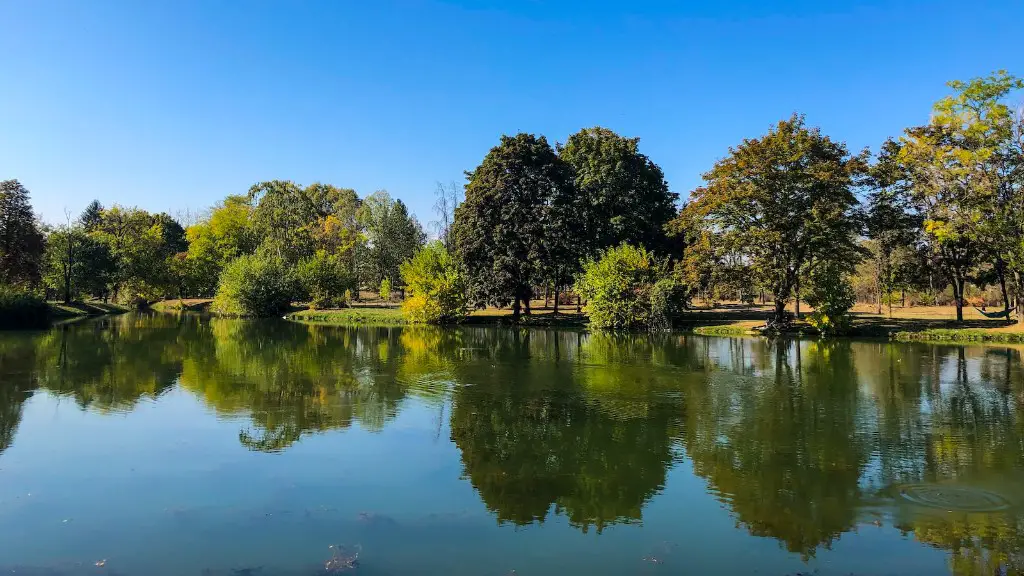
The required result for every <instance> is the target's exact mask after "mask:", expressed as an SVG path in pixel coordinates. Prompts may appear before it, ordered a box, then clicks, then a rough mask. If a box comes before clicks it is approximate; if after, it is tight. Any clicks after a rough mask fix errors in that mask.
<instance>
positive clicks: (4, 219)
mask: <svg viewBox="0 0 1024 576" xmlns="http://www.w3.org/2000/svg"><path fill="white" fill-rule="evenodd" d="M42 258H43V234H42V232H41V231H40V230H39V225H38V223H37V222H36V217H35V215H34V214H33V213H32V205H31V204H30V203H29V193H28V190H26V189H25V187H24V186H22V185H21V182H18V181H17V180H4V181H3V182H0V284H28V285H35V284H37V283H38V282H39V280H40V278H41V272H42Z"/></svg>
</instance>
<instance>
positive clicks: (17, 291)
mask: <svg viewBox="0 0 1024 576" xmlns="http://www.w3.org/2000/svg"><path fill="white" fill-rule="evenodd" d="M49 317H50V309H49V307H48V306H47V305H46V300H45V299H44V298H43V296H42V295H41V294H39V293H37V292H35V291H33V290H29V289H27V288H23V287H19V286H12V285H9V284H0V330H3V329H9V328H25V327H31V326H41V325H45V324H46V321H47V319H49Z"/></svg>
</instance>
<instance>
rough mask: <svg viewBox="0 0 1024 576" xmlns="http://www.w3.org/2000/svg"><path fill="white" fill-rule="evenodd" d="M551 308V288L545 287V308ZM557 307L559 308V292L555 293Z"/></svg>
mask: <svg viewBox="0 0 1024 576" xmlns="http://www.w3.org/2000/svg"><path fill="white" fill-rule="evenodd" d="M549 306H551V287H550V286H544V307H545V308H547V307H549ZM555 307H558V291H555Z"/></svg>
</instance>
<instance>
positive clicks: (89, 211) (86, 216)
mask: <svg viewBox="0 0 1024 576" xmlns="http://www.w3.org/2000/svg"><path fill="white" fill-rule="evenodd" d="M102 222H103V204H100V201H99V200H93V201H92V202H89V205H88V206H86V207H85V210H82V214H81V215H80V216H79V217H78V225H79V226H81V227H82V228H84V229H85V231H86V232H92V231H94V230H96V229H97V228H99V226H100V224H101V223H102Z"/></svg>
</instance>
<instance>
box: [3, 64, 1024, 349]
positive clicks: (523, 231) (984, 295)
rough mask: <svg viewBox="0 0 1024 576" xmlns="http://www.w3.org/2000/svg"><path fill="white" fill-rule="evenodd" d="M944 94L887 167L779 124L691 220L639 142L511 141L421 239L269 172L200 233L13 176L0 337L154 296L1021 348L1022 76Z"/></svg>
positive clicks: (278, 310)
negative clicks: (55, 204) (269, 177)
mask: <svg viewBox="0 0 1024 576" xmlns="http://www.w3.org/2000/svg"><path fill="white" fill-rule="evenodd" d="M949 86H950V88H951V94H950V95H948V96H946V97H945V98H942V99H941V100H939V101H938V102H937V103H936V104H935V105H934V107H933V111H932V116H931V121H930V122H929V123H928V124H927V125H923V126H916V127H912V128H908V129H906V130H905V131H904V133H903V134H902V135H900V136H899V137H897V138H893V139H890V140H887V141H886V142H884V143H883V144H882V145H881V147H880V148H879V151H878V152H877V153H876V154H874V155H872V154H871V153H870V152H869V151H868V150H864V151H861V152H851V151H850V150H848V149H847V147H846V145H845V144H844V143H842V142H840V141H837V140H833V139H832V138H830V137H829V136H827V135H825V134H823V133H822V132H821V131H820V130H819V129H817V128H814V127H811V126H808V125H807V122H806V120H805V118H804V117H803V116H801V115H793V116H792V117H789V118H786V119H784V120H782V121H780V122H778V123H777V124H776V125H775V126H773V127H771V128H770V129H769V130H768V131H767V133H765V134H763V135H761V136H758V137H755V138H750V139H746V140H743V141H742V142H740V143H739V144H737V145H736V146H735V147H733V148H731V149H729V150H728V151H727V153H726V154H725V155H724V156H723V157H722V158H721V159H720V160H719V161H718V162H716V163H715V165H714V166H713V167H711V169H710V170H709V171H708V172H707V173H706V174H705V175H704V182H705V185H704V186H702V187H700V188H697V189H696V190H693V191H692V192H691V193H690V194H689V196H688V199H687V200H686V202H685V203H683V205H682V206H680V205H679V199H678V195H677V194H676V193H674V192H672V191H671V190H670V188H669V185H668V183H667V182H666V180H665V177H664V174H663V172H662V170H661V168H660V167H659V166H658V165H657V164H656V163H654V162H653V161H652V160H651V159H650V158H648V157H647V156H646V155H644V154H643V153H641V152H640V148H639V139H638V138H629V137H624V136H621V135H619V134H616V133H615V132H613V131H611V130H609V129H606V128H601V127H595V128H586V129H583V130H580V131H579V132H577V133H576V134H573V135H571V136H569V138H568V139H567V140H566V141H565V143H564V144H555V145H552V144H551V143H550V142H549V141H548V139H547V138H546V137H544V136H539V135H534V134H525V133H520V134H516V135H512V136H502V137H501V139H500V141H499V142H498V144H497V145H496V146H495V147H494V148H492V149H491V150H490V151H489V152H488V153H487V154H486V155H485V156H484V158H483V160H482V161H481V162H480V164H479V165H478V166H476V167H475V168H473V169H472V170H470V171H468V172H467V173H466V176H467V182H466V184H465V186H464V188H463V189H461V190H460V187H459V186H457V185H456V184H454V183H453V184H451V185H449V186H442V185H438V189H437V192H436V197H437V203H436V205H435V210H436V220H435V221H434V222H432V228H433V236H434V239H433V240H431V241H429V242H428V234H427V232H426V231H425V229H424V227H423V225H421V223H420V222H419V221H418V220H417V219H416V218H415V217H414V216H413V215H412V214H410V212H409V210H408V209H407V207H406V205H405V204H404V203H403V202H402V201H401V200H398V199H395V198H392V197H391V195H390V194H388V193H387V192H386V191H377V192H374V193H372V194H369V195H368V196H366V197H362V198H361V197H360V196H359V195H358V194H357V193H356V191H354V190H352V189H348V188H342V187H338V186H334V185H331V184H324V183H314V184H311V185H308V186H303V185H299V184H296V183H294V182H291V181H285V180H274V181H268V182H259V183H257V184H255V185H253V186H252V187H251V188H250V189H249V190H248V192H246V193H244V194H239V195H232V196H228V197H226V198H224V199H223V200H221V201H220V202H218V203H217V204H216V205H215V206H213V207H212V208H211V209H210V210H209V211H208V212H207V213H205V214H203V215H201V216H199V217H195V216H190V215H187V214H186V215H179V216H177V217H174V216H171V215H168V214H164V213H160V214H152V213H149V212H146V211H145V210H142V209H139V208H129V207H123V206H117V205H114V206H111V207H104V206H103V205H102V204H101V203H100V202H99V201H93V202H92V203H91V204H90V205H89V206H88V207H87V208H86V209H85V211H84V212H83V213H82V214H81V215H80V216H79V217H78V218H77V219H72V218H71V217H70V216H69V217H68V218H67V219H66V221H65V222H64V223H61V224H59V225H49V224H44V223H42V222H40V221H39V218H37V217H36V216H35V215H34V214H33V211H32V208H31V204H30V202H29V192H28V191H27V190H26V189H25V187H24V186H22V185H21V184H20V183H19V182H18V181H17V180H7V181H4V182H2V183H0V326H3V327H11V326H24V325H37V324H40V323H42V322H45V321H46V320H48V319H49V318H50V317H52V316H53V315H75V314H91V313H108V312H112V311H119V310H125V309H131V308H138V307H148V306H151V305H154V304H156V306H157V307H159V308H162V309H164V310H170V309H179V310H182V309H185V310H187V309H206V310H209V311H210V312H212V313H215V314H219V315H224V316H236V317H281V316H284V317H287V318H290V319H294V320H301V321H309V322H340V323H369V324H404V323H434V324H448V323H458V322H474V321H476V322H491V321H493V322H508V323H523V322H526V323H546V324H551V323H565V324H572V325H578V324H583V323H584V322H585V321H588V322H589V325H590V326H591V327H592V328H595V329H607V330H617V329H626V330H666V329H672V328H680V327H689V328H694V327H696V328H697V329H698V330H699V331H701V332H703V333H707V334H712V333H717V334H722V333H745V332H751V331H773V332H790V331H809V332H814V333H819V334H824V335H836V334H846V333H855V334H868V335H890V336H895V337H897V338H901V339H939V340H957V339H965V340H1012V341H1018V340H1021V339H1022V338H1021V333H1020V332H1017V331H1015V330H1013V329H1005V328H1004V329H1000V330H995V329H992V328H993V327H994V326H1003V325H1008V324H1011V323H1012V322H1013V321H1015V320H1020V319H1021V314H1022V310H1021V307H1020V305H1019V301H1020V296H1021V294H1024V116H1022V115H1021V114H1020V113H1015V111H1014V108H1013V106H1012V105H1011V102H1010V98H1011V96H1012V95H1013V94H1014V93H1015V91H1017V90H1019V89H1021V88H1024V82H1022V81H1021V80H1020V79H1019V78H1016V77H1014V76H1012V75H1010V74H1008V73H1006V72H1002V71H1000V72H997V73H995V74H993V75H991V76H988V77H982V78H975V79H972V80H969V81H965V82H961V81H954V82H951V83H950V84H949ZM894 306H895V307H896V309H897V310H896V313H894V310H893V308H894ZM911 306H917V307H919V308H918V309H919V310H931V311H932V315H933V316H934V315H935V314H934V311H935V310H939V309H940V308H934V307H940V306H948V307H950V309H951V311H955V312H951V315H953V316H954V318H955V319H953V318H950V319H949V320H950V321H949V322H947V321H945V320H944V319H942V318H941V317H940V318H933V319H929V318H928V316H929V314H928V313H927V312H926V313H924V314H922V315H917V316H914V315H912V314H911V315H908V314H907V313H906V311H907V310H910V309H911V308H910V307H911ZM538 307H540V308H543V311H544V314H537V311H538V310H537V309H538ZM801 307H803V310H802V309H801ZM921 307H925V308H921ZM927 307H933V308H927ZM972 307H973V308H977V312H978V314H979V315H980V316H981V317H982V318H983V320H982V319H978V320H971V319H969V318H968V317H969V316H971V314H970V310H971V308H972ZM965 310H966V311H967V312H968V314H967V316H965ZM901 311H903V312H904V314H902V315H901V314H900V312H901ZM976 316H977V315H976ZM932 320H934V321H932ZM949 328H957V329H956V330H949ZM959 328H963V330H960V329H959Z"/></svg>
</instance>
